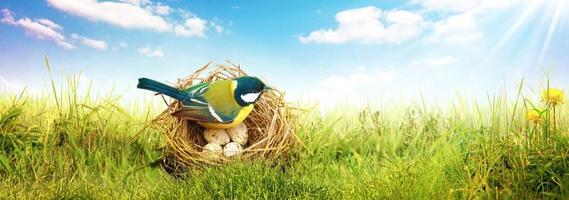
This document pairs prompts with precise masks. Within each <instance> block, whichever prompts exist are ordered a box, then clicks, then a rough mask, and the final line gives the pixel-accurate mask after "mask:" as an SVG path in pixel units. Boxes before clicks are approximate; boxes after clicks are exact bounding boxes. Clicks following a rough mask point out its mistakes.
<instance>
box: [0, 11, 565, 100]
mask: <svg viewBox="0 0 569 200" xmlns="http://www.w3.org/2000/svg"><path fill="white" fill-rule="evenodd" d="M0 10H1V13H0V14H1V15H0V52H1V53H0V90H4V91H9V92H17V91H21V90H22V89H23V88H27V90H28V91H32V92H34V91H36V92H37V91H46V90H47V88H48V82H49V80H50V75H49V73H48V71H47V68H46V65H45V58H44V57H45V56H47V57H48V59H49V63H50V65H51V68H52V74H53V76H54V77H55V79H56V80H57V81H58V83H60V84H61V83H63V81H64V80H65V77H67V76H69V75H75V76H78V77H79V80H80V81H81V82H82V83H91V82H92V83H93V84H94V88H95V89H97V90H101V91H103V92H104V91H109V90H111V89H112V90H113V91H118V93H122V94H123V95H124V96H125V97H126V98H127V99H132V98H135V99H136V98H139V97H142V96H144V95H146V96H148V95H150V94H149V93H148V92H145V91H140V90H137V89H136V87H135V86H136V82H137V79H138V78H140V77H148V78H152V79H156V80H159V81H163V82H170V83H172V82H175V81H176V80H177V78H183V77H185V76H187V75H190V74H191V73H193V72H194V71H195V70H196V69H198V68H199V67H200V66H203V65H204V64H206V63H208V62H212V63H213V64H224V63H225V62H226V60H230V61H232V62H233V63H238V64H240V65H241V66H242V67H243V69H244V70H245V71H247V72H248V73H249V74H250V75H254V76H259V77H262V78H263V79H265V80H267V81H268V82H269V83H270V84H271V85H273V86H275V87H276V88H278V89H279V90H283V91H285V92H286V94H287V98H288V99H291V100H306V101H318V102H320V103H321V104H323V105H335V104H337V103H339V102H359V103H361V102H384V101H385V102H387V101H399V100H401V99H416V98H417V97H418V96H421V97H422V98H427V99H433V100H439V101H440V100H443V101H444V100H445V99H452V98H454V97H456V96H457V94H460V95H464V96H467V97H473V98H480V99H485V98H486V97H487V94H489V93H498V92H500V91H502V90H504V89H506V90H509V91H516V85H517V84H519V82H520V81H521V79H522V77H523V78H524V79H525V80H526V81H527V82H528V83H529V84H528V85H529V86H528V87H533V89H538V88H539V87H543V82H544V80H546V78H545V72H546V71H550V73H551V74H550V79H551V84H552V86H554V87H560V88H565V89H567V88H569V78H568V77H569V56H568V55H569V2H567V1H565V0H541V1H537V0H503V1H493V0H471V1H467V2H465V1H455V0H400V1H379V0H378V1H368V0H364V1H324V0H321V1H301V0H292V1H266V0H251V1H238V0H233V1H205V0H199V1H195V0H192V1H182V0H162V1H158V0H118V1H102V0H30V1H17V0H0Z"/></svg>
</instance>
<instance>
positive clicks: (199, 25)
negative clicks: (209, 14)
mask: <svg viewBox="0 0 569 200" xmlns="http://www.w3.org/2000/svg"><path fill="white" fill-rule="evenodd" d="M206 24H207V21H206V20H203V19H201V18H199V17H191V18H189V19H187V20H186V22H185V23H184V24H183V25H176V26H175V27H174V33H175V34H176V36H183V37H192V36H198V37H205V30H206V29H207V27H206Z"/></svg>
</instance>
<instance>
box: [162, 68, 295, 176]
mask: <svg viewBox="0 0 569 200" xmlns="http://www.w3.org/2000/svg"><path fill="white" fill-rule="evenodd" d="M208 71H209V73H207V72H208ZM206 73H207V74H206ZM245 75H247V74H246V73H245V72H244V71H243V70H242V69H241V67H240V66H238V65H235V64H232V63H231V66H227V65H217V66H215V67H211V66H210V64H207V65H205V66H203V67H202V68H200V69H198V70H197V71H196V72H194V73H193V74H192V75H190V76H188V77H187V78H184V79H180V80H178V82H177V84H176V85H177V87H178V88H188V87H190V86H191V85H193V84H198V83H202V82H212V81H217V80H223V79H230V78H234V77H240V76H245ZM165 102H166V103H167V104H168V108H167V109H166V110H165V111H164V112H162V114H160V115H159V116H158V117H157V118H156V119H154V120H153V121H152V124H153V125H154V127H156V128H158V129H159V130H161V131H163V133H164V136H165V139H166V142H167V146H166V155H167V158H166V159H165V160H164V164H166V166H167V167H168V168H173V169H175V170H178V169H184V168H187V167H202V166H205V165H220V164H224V163H227V162H229V161H231V160H233V159H234V158H225V157H223V156H219V157H217V158H214V157H212V156H211V154H209V155H208V154H207V153H202V150H203V147H204V146H205V145H206V144H207V142H206V141H205V139H204V138H203V132H204V128H203V127H201V126H199V125H198V124H197V123H195V122H193V121H188V120H183V119H178V118H176V117H174V116H172V115H171V114H172V113H173V112H175V111H176V110H178V108H179V107H180V103H179V102H178V101H174V102H170V103H168V102H167V101H165ZM298 114H299V112H298V110H297V109H296V108H294V107H293V106H291V105H289V104H288V103H286V102H285V100H284V93H283V92H280V91H277V90H269V91H267V92H265V93H264V94H263V95H262V96H261V98H260V99H259V100H258V101H257V103H255V109H254V110H253V111H252V112H251V114H250V115H249V117H247V119H245V121H244V123H245V125H246V126H247V128H248V134H249V140H248V142H247V144H246V145H245V146H244V151H243V153H242V154H241V155H240V156H239V157H238V158H239V159H243V160H254V159H264V160H270V159H275V158H278V157H280V156H283V155H286V154H288V153H289V152H290V151H291V150H292V149H293V148H294V147H296V146H297V145H298V144H300V140H299V139H298V137H297V136H296V134H295V133H296V129H297V123H298Z"/></svg>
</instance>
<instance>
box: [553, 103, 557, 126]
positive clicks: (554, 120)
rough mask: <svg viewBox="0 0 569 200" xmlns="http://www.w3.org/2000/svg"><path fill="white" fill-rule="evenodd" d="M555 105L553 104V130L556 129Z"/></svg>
mask: <svg viewBox="0 0 569 200" xmlns="http://www.w3.org/2000/svg"><path fill="white" fill-rule="evenodd" d="M555 115H556V114H555V106H553V131H557V121H556V119H555Z"/></svg>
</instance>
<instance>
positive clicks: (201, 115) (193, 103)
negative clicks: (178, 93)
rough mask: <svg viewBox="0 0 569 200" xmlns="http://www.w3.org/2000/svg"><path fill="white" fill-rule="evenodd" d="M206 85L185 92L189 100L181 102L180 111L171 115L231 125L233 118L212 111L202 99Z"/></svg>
mask: <svg viewBox="0 0 569 200" xmlns="http://www.w3.org/2000/svg"><path fill="white" fill-rule="evenodd" d="M208 88H209V84H208V83H200V84H197V85H194V86H192V87H190V88H188V89H186V90H185V92H186V93H187V94H189V96H190V98H188V99H187V100H185V101H182V102H181V103H182V106H181V108H180V110H178V111H176V112H174V113H173V114H172V115H174V116H176V117H181V118H186V119H190V120H194V121H199V122H210V123H231V122H232V121H233V118H234V117H235V116H232V115H227V114H225V113H219V112H217V111H215V109H213V108H212V107H211V106H210V104H209V103H208V102H207V100H206V99H205V97H204V94H205V93H206V92H207V90H208Z"/></svg>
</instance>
